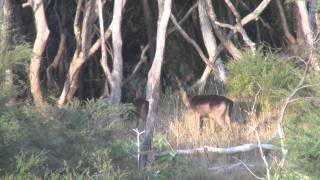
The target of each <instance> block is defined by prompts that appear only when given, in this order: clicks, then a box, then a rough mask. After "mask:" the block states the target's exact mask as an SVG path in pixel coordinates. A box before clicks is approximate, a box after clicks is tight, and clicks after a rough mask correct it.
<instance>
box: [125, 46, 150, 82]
mask: <svg viewBox="0 0 320 180" xmlns="http://www.w3.org/2000/svg"><path fill="white" fill-rule="evenodd" d="M149 45H150V44H148V45H147V46H146V47H141V54H140V60H139V61H138V63H137V64H136V65H135V67H134V68H133V71H132V73H131V74H130V76H129V77H128V78H127V79H126V80H124V81H123V83H122V86H123V85H125V84H127V83H128V82H130V81H131V79H132V78H133V77H134V75H135V74H136V73H137V72H138V70H139V68H140V67H141V65H142V64H143V63H146V62H147V57H146V53H147V50H148V48H149Z"/></svg>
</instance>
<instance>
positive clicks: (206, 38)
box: [198, 0, 217, 92]
mask: <svg viewBox="0 0 320 180" xmlns="http://www.w3.org/2000/svg"><path fill="white" fill-rule="evenodd" d="M198 2H199V4H198V12H199V19H200V27H201V32H202V38H203V42H204V45H205V47H206V49H207V53H208V55H209V62H211V63H214V61H215V58H216V54H217V43H216V38H215V37H214V34H213V29H212V26H211V23H210V19H209V17H208V14H207V11H206V9H207V5H206V2H205V1H203V0H199V1H198ZM216 70H217V69H211V68H210V67H208V66H206V69H205V70H204V72H203V74H202V76H201V78H200V79H199V81H198V83H199V85H200V88H199V91H200V92H202V91H203V90H204V87H205V85H206V81H207V79H208V77H209V75H210V72H211V71H216Z"/></svg>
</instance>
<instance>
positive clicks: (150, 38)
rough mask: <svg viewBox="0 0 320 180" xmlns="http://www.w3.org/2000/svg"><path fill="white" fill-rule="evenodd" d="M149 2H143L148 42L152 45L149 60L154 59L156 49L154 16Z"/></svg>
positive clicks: (145, 0) (142, 0)
mask: <svg viewBox="0 0 320 180" xmlns="http://www.w3.org/2000/svg"><path fill="white" fill-rule="evenodd" d="M148 1H149V0H141V2H142V6H143V15H144V23H145V26H146V29H147V36H148V42H149V43H151V44H150V48H149V51H148V54H149V58H150V59H152V58H153V56H154V52H155V47H154V43H153V37H154V33H155V32H154V28H153V21H152V17H153V14H152V12H151V9H150V5H149V2H148Z"/></svg>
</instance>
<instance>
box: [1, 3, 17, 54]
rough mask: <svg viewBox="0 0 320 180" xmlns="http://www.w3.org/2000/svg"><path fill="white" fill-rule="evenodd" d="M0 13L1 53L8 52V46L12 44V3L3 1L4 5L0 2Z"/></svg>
mask: <svg viewBox="0 0 320 180" xmlns="http://www.w3.org/2000/svg"><path fill="white" fill-rule="evenodd" d="M1 6H3V7H2V9H1V10H2V12H3V14H2V12H0V13H1V29H0V30H1V44H0V48H1V52H5V51H7V50H8V48H9V46H10V45H11V44H12V37H13V33H12V32H13V26H14V23H13V21H14V13H13V2H12V1H10V0H5V1H4V3H2V2H1Z"/></svg>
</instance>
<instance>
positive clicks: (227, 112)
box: [174, 76, 233, 130]
mask: <svg viewBox="0 0 320 180" xmlns="http://www.w3.org/2000/svg"><path fill="white" fill-rule="evenodd" d="M174 77H175V79H176V81H177V83H178V86H179V88H180V93H181V95H182V101H183V103H184V104H185V105H186V106H187V107H188V108H189V109H191V110H192V111H194V112H196V113H197V114H198V115H199V116H200V117H199V119H200V130H202V128H203V123H204V121H203V118H204V117H207V118H209V119H210V120H214V121H215V122H217V123H218V124H219V126H221V128H222V129H223V130H231V118H230V117H231V112H232V107H233V101H232V100H230V99H228V98H227V97H224V96H219V95H198V96H193V97H189V96H188V95H187V93H186V91H185V90H184V88H183V87H182V84H181V81H180V80H179V79H178V77H176V76H174Z"/></svg>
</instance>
